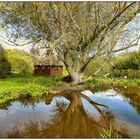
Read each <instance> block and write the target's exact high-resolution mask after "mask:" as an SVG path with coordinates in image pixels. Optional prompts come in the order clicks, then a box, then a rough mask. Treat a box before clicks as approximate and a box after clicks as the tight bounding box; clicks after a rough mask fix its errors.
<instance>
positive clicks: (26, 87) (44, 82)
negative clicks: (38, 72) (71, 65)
mask: <svg viewBox="0 0 140 140" xmlns="http://www.w3.org/2000/svg"><path fill="white" fill-rule="evenodd" d="M63 85H66V83H64V82H62V78H51V77H47V78H46V77H15V78H8V79H3V80H0V104H1V103H4V102H6V101H8V100H11V99H17V98H19V97H24V96H34V97H35V96H41V95H42V94H44V93H45V94H47V93H48V90H50V89H53V88H55V87H60V86H63Z"/></svg>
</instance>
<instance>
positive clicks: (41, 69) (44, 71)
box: [34, 65, 63, 77]
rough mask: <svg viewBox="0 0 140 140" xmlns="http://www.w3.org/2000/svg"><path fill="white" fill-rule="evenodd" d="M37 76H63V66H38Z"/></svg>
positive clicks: (36, 69) (36, 68)
mask: <svg viewBox="0 0 140 140" xmlns="http://www.w3.org/2000/svg"><path fill="white" fill-rule="evenodd" d="M34 74H35V75H38V76H53V77H55V76H62V75H63V67H62V66H49V65H48V66H36V67H35V72H34Z"/></svg>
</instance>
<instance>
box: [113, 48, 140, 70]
mask: <svg viewBox="0 0 140 140" xmlns="http://www.w3.org/2000/svg"><path fill="white" fill-rule="evenodd" d="M113 68H114V69H117V70H128V69H132V70H139V69H140V50H139V51H137V52H130V53H127V54H123V55H121V56H119V57H117V58H116V59H115V62H114V66H113Z"/></svg>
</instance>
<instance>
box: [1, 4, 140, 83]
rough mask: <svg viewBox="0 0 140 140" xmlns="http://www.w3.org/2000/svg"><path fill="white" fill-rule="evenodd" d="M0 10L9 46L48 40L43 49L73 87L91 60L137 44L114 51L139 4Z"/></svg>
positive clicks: (14, 6) (31, 6)
mask: <svg viewBox="0 0 140 140" xmlns="http://www.w3.org/2000/svg"><path fill="white" fill-rule="evenodd" d="M0 9H1V10H0V11H1V16H2V18H3V21H4V22H3V26H4V27H5V28H6V30H7V31H8V32H9V34H10V38H9V40H10V41H11V43H12V44H13V45H14V44H15V45H17V42H16V40H19V38H21V37H25V38H28V39H29V40H30V41H29V42H28V43H33V44H35V43H37V42H39V41H40V40H47V42H48V43H46V44H45V45H44V47H45V48H47V49H49V50H51V52H53V54H55V56H57V58H58V59H60V60H61V61H62V62H63V63H64V64H65V66H66V68H67V71H68V73H69V75H70V76H71V78H72V81H73V83H74V84H77V83H79V82H81V78H82V75H83V72H84V70H85V68H86V67H87V65H88V64H89V62H90V61H91V60H92V59H94V58H96V57H98V56H101V55H107V56H108V57H109V56H110V55H111V53H114V52H118V51H122V50H124V49H127V48H130V47H132V46H135V45H136V44H137V43H138V41H139V37H138V38H136V39H135V40H133V41H132V42H130V43H129V45H127V46H125V47H123V48H119V49H118V48H116V43H117V41H118V40H119V38H120V37H121V36H122V34H123V33H124V31H125V26H126V25H127V24H128V23H129V22H130V21H132V20H133V19H134V17H136V15H137V13H139V10H140V5H139V3H138V2H1V3H0ZM13 37H14V41H13V40H12V39H11V38H13ZM25 44H27V43H24V44H18V45H21V46H22V45H25ZM51 54H52V53H51Z"/></svg>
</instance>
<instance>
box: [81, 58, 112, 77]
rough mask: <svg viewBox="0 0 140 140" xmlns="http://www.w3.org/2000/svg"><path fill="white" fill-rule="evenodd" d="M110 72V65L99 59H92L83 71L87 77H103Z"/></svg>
mask: <svg viewBox="0 0 140 140" xmlns="http://www.w3.org/2000/svg"><path fill="white" fill-rule="evenodd" d="M109 71H110V65H109V64H108V63H107V62H106V61H105V60H104V58H102V57H100V58H98V59H95V60H94V59H93V60H92V61H91V62H90V63H89V64H88V66H87V68H86V69H85V72H84V74H85V75H87V76H91V75H104V74H106V73H108V72H109Z"/></svg>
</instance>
